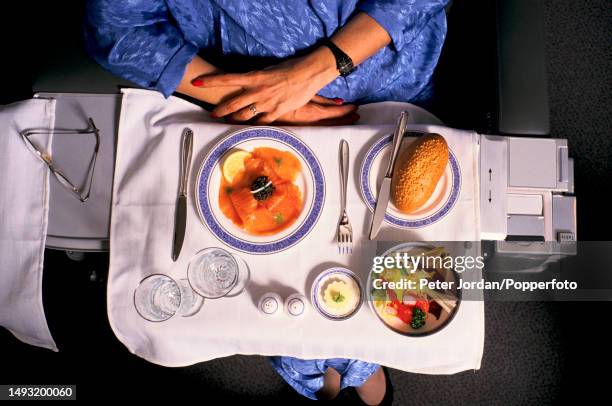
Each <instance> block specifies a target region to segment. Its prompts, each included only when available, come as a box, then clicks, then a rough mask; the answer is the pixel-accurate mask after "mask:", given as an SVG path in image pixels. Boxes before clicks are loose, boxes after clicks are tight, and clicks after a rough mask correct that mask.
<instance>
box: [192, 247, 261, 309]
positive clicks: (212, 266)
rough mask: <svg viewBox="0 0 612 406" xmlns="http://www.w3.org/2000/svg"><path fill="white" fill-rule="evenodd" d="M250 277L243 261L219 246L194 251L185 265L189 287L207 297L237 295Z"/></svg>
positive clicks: (216, 297)
mask: <svg viewBox="0 0 612 406" xmlns="http://www.w3.org/2000/svg"><path fill="white" fill-rule="evenodd" d="M250 278H251V273H250V270H249V267H248V266H247V264H246V262H245V261H244V260H243V259H242V258H238V257H236V256H234V255H232V254H230V253H229V252H227V251H225V250H224V249H222V248H205V249H203V250H201V251H199V252H197V253H196V254H195V255H194V256H193V258H192V259H191V261H189V267H188V268H187V279H188V280H189V284H190V285H191V287H192V288H193V290H195V291H196V292H197V293H198V294H199V295H201V296H203V297H205V298H208V299H218V298H221V297H233V296H237V295H239V294H240V293H242V292H243V291H244V289H245V288H246V286H247V284H248V282H249V280H250Z"/></svg>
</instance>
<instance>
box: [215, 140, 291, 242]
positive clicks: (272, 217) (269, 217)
mask: <svg viewBox="0 0 612 406" xmlns="http://www.w3.org/2000/svg"><path fill="white" fill-rule="evenodd" d="M300 172H301V164H300V161H299V160H298V159H297V157H296V156H295V155H293V154H292V153H291V152H289V151H281V150H278V149H275V148H267V147H262V148H255V149H254V150H253V151H252V152H251V153H250V155H247V156H246V157H245V158H244V169H242V172H241V173H239V174H236V175H235V176H233V177H231V179H232V182H228V181H227V180H226V177H224V176H222V180H221V187H220V189H219V207H220V208H221V211H222V212H223V214H225V216H226V217H227V218H229V219H230V220H231V221H232V222H233V223H234V224H236V225H237V226H239V227H240V228H242V229H243V230H244V231H246V232H248V233H250V234H254V235H270V234H275V233H277V232H279V231H281V230H283V229H285V228H287V227H289V226H290V225H291V224H293V223H294V222H295V220H296V219H297V218H298V217H299V215H300V213H301V211H302V206H303V202H302V193H301V191H300V188H299V187H298V186H297V185H295V184H294V183H293V182H294V181H295V180H296V179H297V177H298V175H299V174H300Z"/></svg>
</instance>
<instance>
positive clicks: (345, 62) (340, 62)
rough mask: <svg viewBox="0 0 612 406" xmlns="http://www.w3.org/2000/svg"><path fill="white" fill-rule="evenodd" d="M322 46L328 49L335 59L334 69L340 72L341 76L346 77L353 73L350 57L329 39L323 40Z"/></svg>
mask: <svg viewBox="0 0 612 406" xmlns="http://www.w3.org/2000/svg"><path fill="white" fill-rule="evenodd" d="M323 45H325V46H326V47H328V48H329V50H330V51H332V54H334V58H336V69H338V72H340V75H341V76H344V77H347V76H348V75H350V74H351V73H353V72H354V71H355V65H353V60H352V59H351V57H350V56H348V55H347V54H345V53H344V52H343V51H342V50H341V49H340V48H338V46H336V44H334V43H333V42H332V41H331V40H330V39H329V38H325V39H324V40H323Z"/></svg>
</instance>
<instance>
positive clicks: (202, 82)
mask: <svg viewBox="0 0 612 406" xmlns="http://www.w3.org/2000/svg"><path fill="white" fill-rule="evenodd" d="M191 84H192V85H194V86H202V85H203V84H204V81H203V80H202V79H194V80H192V81H191Z"/></svg>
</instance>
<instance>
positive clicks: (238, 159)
mask: <svg viewBox="0 0 612 406" xmlns="http://www.w3.org/2000/svg"><path fill="white" fill-rule="evenodd" d="M250 156H251V154H250V153H249V152H246V151H243V150H240V149H239V150H236V151H234V152H232V153H231V154H229V155H228V156H227V157H226V158H225V160H224V161H223V165H222V167H221V172H222V173H223V177H224V178H225V180H226V181H228V182H229V183H232V182H233V181H234V179H235V178H236V175H238V174H239V173H241V172H242V171H244V160H245V159H247V158H249V157H250Z"/></svg>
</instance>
